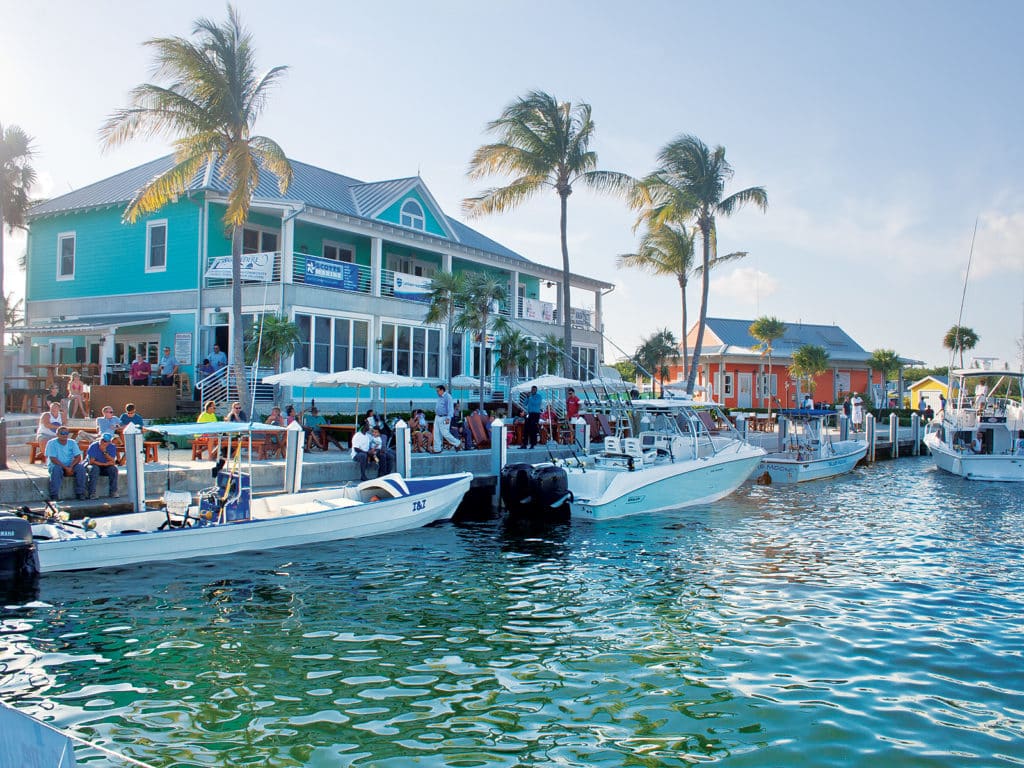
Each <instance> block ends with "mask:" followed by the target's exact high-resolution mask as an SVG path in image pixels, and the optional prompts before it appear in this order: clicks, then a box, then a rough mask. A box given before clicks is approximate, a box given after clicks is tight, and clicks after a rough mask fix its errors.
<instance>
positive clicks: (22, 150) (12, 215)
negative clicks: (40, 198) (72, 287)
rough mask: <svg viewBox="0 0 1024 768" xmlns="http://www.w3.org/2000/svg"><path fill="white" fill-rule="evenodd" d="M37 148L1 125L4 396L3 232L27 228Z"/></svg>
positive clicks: (0, 460)
mask: <svg viewBox="0 0 1024 768" xmlns="http://www.w3.org/2000/svg"><path fill="white" fill-rule="evenodd" d="M34 157H35V148H34V147H33V146H32V137H31V136H29V135H28V134H27V133H25V131H23V130H22V129H21V128H19V127H18V126H16V125H8V126H7V127H6V128H5V127H4V126H3V125H2V124H0V305H3V306H0V309H3V311H2V312H0V393H3V392H4V389H5V388H4V366H3V360H2V353H3V349H4V347H5V345H6V340H7V298H6V297H7V294H6V293H5V292H4V230H6V231H7V232H12V233H13V232H14V230H15V229H23V228H24V227H25V216H26V214H27V213H28V209H29V206H30V205H31V199H30V198H29V192H30V191H31V189H32V186H33V185H34V184H35V182H36V171H35V168H33V167H32V160H33V158H34ZM4 399H5V398H4V397H2V396H0V416H3V414H4V405H5V403H4ZM6 468H7V457H6V456H0V469H6Z"/></svg>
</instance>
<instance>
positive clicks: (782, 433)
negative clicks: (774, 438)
mask: <svg viewBox="0 0 1024 768" xmlns="http://www.w3.org/2000/svg"><path fill="white" fill-rule="evenodd" d="M778 419H779V447H778V450H780V451H784V450H786V438H787V437H788V436H789V419H784V418H782V416H779V417H778Z"/></svg>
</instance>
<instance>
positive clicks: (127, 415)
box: [121, 403, 146, 429]
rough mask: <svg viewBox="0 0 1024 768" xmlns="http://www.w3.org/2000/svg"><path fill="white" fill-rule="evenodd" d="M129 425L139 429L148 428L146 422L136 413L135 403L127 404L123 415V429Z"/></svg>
mask: <svg viewBox="0 0 1024 768" xmlns="http://www.w3.org/2000/svg"><path fill="white" fill-rule="evenodd" d="M129 424H134V425H135V426H137V427H138V428H139V429H142V428H143V427H145V426H146V421H145V419H143V418H142V417H141V416H140V415H139V414H138V413H136V411H135V403H125V405H124V413H122V414H121V429H124V428H125V427H127V426H128V425H129Z"/></svg>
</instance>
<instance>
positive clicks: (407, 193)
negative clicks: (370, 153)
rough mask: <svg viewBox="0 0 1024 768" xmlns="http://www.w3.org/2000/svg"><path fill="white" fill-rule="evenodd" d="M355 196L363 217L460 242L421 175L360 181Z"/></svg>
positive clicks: (353, 194) (354, 192) (354, 190)
mask: <svg viewBox="0 0 1024 768" xmlns="http://www.w3.org/2000/svg"><path fill="white" fill-rule="evenodd" d="M352 196H353V197H354V198H355V200H356V204H357V205H358V206H359V209H360V213H361V214H362V215H363V216H366V217H367V218H371V219H377V220H378V221H382V222H386V223H388V224H393V225H395V226H398V227H402V228H404V229H410V230H413V231H415V232H423V233H424V234H428V235H434V236H435V237H443V238H445V239H448V240H455V241H458V239H459V238H458V236H457V235H456V234H455V230H454V229H453V228H452V226H451V224H450V223H449V222H448V217H446V216H445V215H444V212H443V211H442V210H441V207H440V206H439V205H438V204H437V201H436V200H434V196H433V195H431V194H430V191H429V190H428V189H427V187H426V185H425V184H424V183H423V180H422V179H420V178H419V177H413V178H409V179H395V180H392V181H378V182H372V183H369V184H359V185H358V186H356V187H354V188H353V189H352Z"/></svg>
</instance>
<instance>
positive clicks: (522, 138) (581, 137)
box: [462, 91, 635, 376]
mask: <svg viewBox="0 0 1024 768" xmlns="http://www.w3.org/2000/svg"><path fill="white" fill-rule="evenodd" d="M487 132H488V133H492V134H495V135H496V136H497V139H498V140H497V142H495V143H493V144H485V145H484V146H482V147H480V148H478V149H477V150H476V152H474V153H473V157H472V159H471V160H470V164H469V177H470V178H471V179H479V178H482V177H485V176H489V175H492V174H499V175H504V176H511V177H512V181H511V182H510V183H509V184H508V185H506V186H504V187H495V188H492V189H487V190H484V191H483V192H482V193H481V194H480V195H478V196H477V197H470V198H467V199H466V200H464V201H463V202H462V207H463V210H464V211H465V212H466V213H467V214H469V215H470V216H482V215H483V214H488V213H502V212H504V211H507V210H510V209H512V208H514V207H516V206H517V205H519V204H520V203H522V202H525V201H526V200H528V199H529V198H531V197H533V196H534V195H536V194H537V193H538V192H541V191H542V190H544V189H548V188H550V189H553V190H555V193H556V194H557V195H558V200H559V204H560V219H559V231H560V233H561V243H562V307H561V310H560V311H561V313H562V327H563V334H564V341H565V351H564V353H563V355H562V367H563V373H564V374H565V375H566V376H569V374H570V371H571V370H572V367H573V366H572V304H571V300H570V293H571V291H570V286H569V278H570V272H569V245H568V239H567V236H566V228H567V222H568V201H569V195H571V194H572V189H573V185H574V184H576V183H577V182H579V183H581V184H584V185H585V186H587V187H590V188H592V189H595V190H598V191H615V192H622V193H625V192H627V191H629V190H630V189H631V188H632V187H633V185H634V183H635V182H634V180H633V179H632V178H631V177H630V176H627V175H626V174H622V173H616V172H614V171H601V170H598V169H597V153H596V152H594V151H592V150H591V149H590V142H591V140H592V139H593V137H594V121H593V119H592V118H591V109H590V105H589V104H586V103H584V102H580V103H578V104H576V105H575V106H574V105H573V104H572V103H571V102H567V101H564V102H560V101H558V99H556V98H555V97H554V96H552V95H551V94H549V93H544V92H542V91H531V92H530V93H528V94H526V95H525V96H521V97H519V98H518V99H516V100H515V101H513V102H512V103H511V104H509V105H508V106H507V107H505V110H504V111H503V112H502V113H501V116H500V117H499V118H498V119H497V120H494V121H492V122H490V123H488V125H487Z"/></svg>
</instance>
